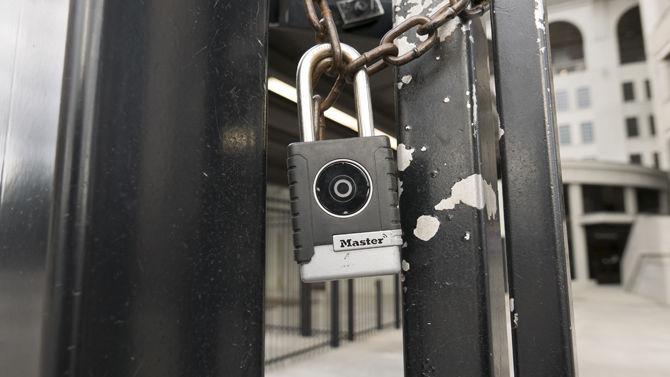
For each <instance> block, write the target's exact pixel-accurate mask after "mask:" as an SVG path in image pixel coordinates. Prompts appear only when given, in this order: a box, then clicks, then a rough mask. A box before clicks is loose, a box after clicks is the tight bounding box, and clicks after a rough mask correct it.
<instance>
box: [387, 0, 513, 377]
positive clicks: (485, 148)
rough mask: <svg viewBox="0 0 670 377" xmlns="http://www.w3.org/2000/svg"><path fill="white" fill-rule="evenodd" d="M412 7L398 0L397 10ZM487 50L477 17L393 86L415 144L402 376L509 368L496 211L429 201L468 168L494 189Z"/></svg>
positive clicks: (409, 174) (406, 198) (406, 188)
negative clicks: (427, 219)
mask: <svg viewBox="0 0 670 377" xmlns="http://www.w3.org/2000/svg"><path fill="white" fill-rule="evenodd" d="M411 6H412V3H411V2H410V1H404V2H402V5H401V7H402V9H401V12H403V11H406V10H407V9H408V8H409V7H411ZM425 11H426V12H427V11H428V10H425ZM401 14H402V13H401ZM446 27H447V28H449V26H446ZM487 58H488V55H487V40H486V36H485V34H484V30H483V27H482V24H481V21H480V20H474V21H472V22H468V23H467V24H466V25H458V26H457V27H456V29H455V30H454V32H453V34H452V35H451V36H450V37H449V38H447V40H446V41H444V42H441V43H439V44H438V46H437V47H435V48H433V49H432V50H431V51H429V52H428V53H426V54H425V55H424V56H422V57H421V58H420V59H418V60H416V61H414V62H411V63H409V64H407V65H405V66H402V67H400V68H399V70H398V75H397V82H400V80H401V78H402V77H403V76H405V75H411V77H412V79H411V81H410V82H409V84H405V85H403V86H402V88H401V89H399V90H397V91H396V95H397V99H398V119H399V126H400V129H399V134H400V138H401V141H402V143H403V144H404V145H406V146H407V147H411V148H414V153H413V154H412V156H413V159H412V162H411V163H410V164H409V166H408V167H407V168H406V169H405V170H404V171H403V172H401V173H400V176H401V181H402V188H403V191H402V195H401V197H400V212H401V216H402V226H403V234H404V237H405V240H406V242H407V247H406V248H404V249H403V259H404V260H406V261H407V264H406V265H405V266H406V268H405V269H406V270H407V271H405V272H404V273H403V275H404V282H403V285H402V286H403V291H404V294H403V296H404V302H403V321H404V322H403V323H404V327H403V331H404V356H405V363H404V364H405V376H406V377H419V376H421V377H424V376H508V375H509V368H510V366H509V358H508V357H507V355H509V352H510V351H509V350H508V348H507V336H506V335H507V315H508V312H507V311H506V308H505V279H504V263H503V251H502V242H501V238H500V228H499V219H498V213H497V211H496V214H495V216H493V217H489V215H488V213H487V210H490V209H491V208H482V209H478V208H475V207H473V206H470V205H465V204H462V203H461V204H458V205H456V206H455V208H454V209H451V210H448V211H437V210H435V208H434V207H435V206H436V205H437V204H438V203H439V202H440V201H441V200H442V199H445V198H448V197H450V196H451V195H456V192H455V191H454V190H452V187H453V186H454V185H455V184H456V183H457V182H459V181H461V180H463V179H466V178H467V177H469V176H471V175H473V174H480V175H481V176H482V177H483V178H484V180H485V181H486V182H487V183H488V184H489V185H490V187H491V189H492V190H496V189H497V187H496V181H497V170H496V143H497V140H498V137H497V126H496V122H495V120H494V117H493V113H492V103H491V94H490V88H489V71H488V65H487ZM401 148H403V146H402V145H401V146H399V147H398V149H399V152H398V153H403V152H402V150H401ZM473 189H475V188H474V187H469V188H468V190H473ZM482 189H483V187H482ZM424 215H425V216H433V217H436V218H437V219H438V220H439V222H440V227H439V229H438V230H437V233H436V234H435V236H433V237H432V238H430V239H428V240H422V239H419V238H417V237H416V236H415V235H414V230H415V227H416V226H417V219H418V218H419V217H420V216H424Z"/></svg>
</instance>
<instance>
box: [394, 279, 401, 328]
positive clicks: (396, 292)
mask: <svg viewBox="0 0 670 377" xmlns="http://www.w3.org/2000/svg"><path fill="white" fill-rule="evenodd" d="M393 318H394V322H393V326H395V328H396V329H399V328H400V327H401V323H400V321H401V318H400V275H398V274H396V275H395V276H393Z"/></svg>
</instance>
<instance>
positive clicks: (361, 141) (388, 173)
mask: <svg viewBox="0 0 670 377" xmlns="http://www.w3.org/2000/svg"><path fill="white" fill-rule="evenodd" d="M339 159H345V160H351V161H354V162H357V163H358V164H360V165H361V166H362V167H363V168H364V169H365V170H366V171H367V173H368V174H369V177H370V179H371V187H372V192H371V199H370V202H369V203H368V204H367V206H366V207H365V208H364V209H363V210H362V211H361V212H359V213H358V214H356V215H354V216H351V217H347V218H339V217H335V216H333V215H331V214H329V213H328V212H326V211H324V210H323V209H322V208H321V207H320V206H319V204H318V203H317V201H316V197H315V195H314V181H315V179H316V176H317V174H318V172H319V171H320V170H321V168H323V167H324V166H326V165H328V164H329V163H331V162H332V161H335V160H339ZM288 181H289V190H290V195H291V217H292V225H293V245H294V248H295V260H296V261H297V262H298V263H308V262H309V261H310V260H311V258H312V256H313V255H314V246H319V245H329V244H332V243H333V235H336V234H350V233H362V232H372V231H381V230H393V229H400V213H399V210H398V180H397V175H396V162H395V157H394V153H393V149H391V145H390V142H389V139H388V137H386V136H370V137H354V138H349V139H334V140H321V141H313V142H298V143H292V144H290V145H289V146H288Z"/></svg>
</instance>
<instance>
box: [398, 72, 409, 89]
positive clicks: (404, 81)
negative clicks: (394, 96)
mask: <svg viewBox="0 0 670 377" xmlns="http://www.w3.org/2000/svg"><path fill="white" fill-rule="evenodd" d="M410 82H412V75H405V76H403V77H402V78H401V79H400V82H399V83H398V89H402V87H403V85H407V84H409V83H410Z"/></svg>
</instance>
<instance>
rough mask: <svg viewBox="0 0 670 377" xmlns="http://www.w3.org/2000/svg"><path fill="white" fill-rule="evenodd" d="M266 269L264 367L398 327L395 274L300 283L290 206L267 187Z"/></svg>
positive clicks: (279, 193) (276, 190) (284, 197)
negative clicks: (294, 255) (294, 252)
mask: <svg viewBox="0 0 670 377" xmlns="http://www.w3.org/2000/svg"><path fill="white" fill-rule="evenodd" d="M268 191H269V195H268V199H267V227H266V266H265V276H266V279H265V364H266V366H269V365H276V364H279V363H281V362H284V361H286V360H289V359H294V358H298V357H305V356H308V355H310V356H311V355H313V354H315V353H318V352H320V351H323V350H326V349H328V348H329V347H337V346H339V345H340V342H341V341H354V340H356V339H360V338H362V337H365V336H367V335H368V334H371V333H373V332H375V331H378V330H381V329H383V328H388V327H400V318H399V315H400V313H399V308H400V294H399V286H398V278H397V276H383V277H373V278H359V279H351V280H341V281H336V282H330V283H315V284H304V283H302V282H301V281H300V276H299V271H298V265H297V264H296V263H295V261H294V260H293V244H292V231H291V217H290V209H289V207H290V204H289V200H288V193H287V192H285V191H284V190H283V189H279V188H273V189H269V190H268Z"/></svg>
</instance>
